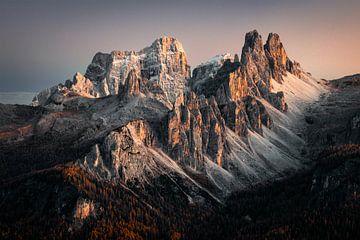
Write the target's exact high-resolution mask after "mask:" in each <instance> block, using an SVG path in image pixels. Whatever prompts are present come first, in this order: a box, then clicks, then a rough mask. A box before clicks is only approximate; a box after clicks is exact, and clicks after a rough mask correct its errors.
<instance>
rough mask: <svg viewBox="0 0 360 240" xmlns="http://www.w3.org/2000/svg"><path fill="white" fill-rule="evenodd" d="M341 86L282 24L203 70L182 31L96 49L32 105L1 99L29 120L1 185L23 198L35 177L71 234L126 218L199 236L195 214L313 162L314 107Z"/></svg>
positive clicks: (144, 231)
mask: <svg viewBox="0 0 360 240" xmlns="http://www.w3.org/2000/svg"><path fill="white" fill-rule="evenodd" d="M239 56H241V57H240V58H239ZM331 91H333V87H332V86H331V85H329V84H328V85H327V84H325V83H324V82H322V81H320V80H317V79H315V78H313V77H312V76H310V75H309V74H308V73H306V72H305V71H304V70H302V69H301V67H300V65H299V64H298V63H296V62H295V61H292V60H290V58H289V57H288V56H287V54H286V51H285V48H284V46H283V44H282V43H281V41H280V37H279V36H278V35H277V34H274V33H271V34H269V36H268V38H267V41H266V43H265V44H264V43H263V42H262V37H261V35H260V34H259V33H258V32H257V31H252V32H249V33H247V34H246V36H245V44H244V47H243V51H242V53H241V54H239V55H237V54H236V55H234V56H233V57H232V56H231V55H228V54H224V55H220V56H218V57H216V58H213V59H210V61H208V62H206V63H204V64H201V65H199V66H197V67H196V68H194V70H193V72H192V74H191V73H190V67H189V66H188V64H187V59H186V54H185V51H184V49H183V47H182V45H181V43H179V42H178V41H177V40H176V39H174V38H171V37H165V38H160V39H157V40H155V42H154V43H153V44H151V45H150V46H149V47H145V48H144V49H143V50H140V51H138V52H136V51H113V52H111V53H97V54H96V55H95V56H94V58H93V59H92V62H91V63H90V64H89V66H88V69H87V71H86V73H85V74H84V75H83V74H81V73H76V74H75V76H74V79H73V81H66V82H65V83H64V84H59V85H57V86H54V87H52V88H50V89H46V90H44V91H43V92H41V93H40V94H39V95H38V96H37V97H35V99H34V103H33V105H34V106H33V107H28V108H29V109H27V110H26V111H25V109H23V108H22V107H21V106H16V107H14V106H13V107H11V108H9V107H7V106H1V105H0V114H2V115H4V116H8V118H6V119H11V118H14V119H18V120H17V121H16V122H15V121H14V122H11V121H10V120H9V121H8V122H4V123H3V124H2V128H1V132H0V149H1V151H0V158H1V159H2V160H3V161H2V164H3V166H4V167H3V168H2V171H1V172H0V173H1V175H0V176H1V179H2V180H1V184H2V185H3V186H5V187H6V188H4V190H3V191H1V194H2V195H1V196H4V198H6V199H13V200H12V201H14V202H16V201H15V200H14V199H16V196H18V195H21V192H22V191H24V185H23V184H22V183H26V185H25V186H31V187H30V188H31V190H29V192H26V194H24V197H23V198H21V199H25V200H28V201H30V202H31V204H35V202H39V205H40V206H41V209H45V205H46V204H47V205H48V206H49V208H48V209H49V210H48V211H49V214H50V215H51V216H53V217H50V215H46V214H48V213H46V214H45V215H46V216H47V217H49V218H51V219H53V220H54V221H55V222H57V223H58V226H61V227H64V229H67V231H68V232H67V233H66V234H68V235H66V236H68V237H72V238H76V237H78V238H82V237H79V236H86V237H84V238H90V237H89V235H88V234H96V229H97V228H102V227H104V229H105V228H107V227H106V226H116V228H117V229H118V230H117V231H120V232H123V230H124V229H125V230H124V231H125V232H126V230H129V229H131V233H134V234H135V235H136V234H139V236H141V237H143V238H147V237H148V236H151V237H152V238H157V239H159V238H169V236H173V235H175V236H179V234H180V235H181V234H185V236H186V237H187V238H190V239H191V235H189V234H190V233H192V234H195V232H196V231H195V230H196V228H197V227H198V225H196V224H195V222H196V220H194V219H197V220H199V219H198V217H199V218H200V219H201V218H204V219H209V218H208V217H209V215H208V214H212V213H214V212H216V211H217V210H218V209H219V208H222V206H224V205H226V204H227V201H228V199H229V197H230V196H233V195H234V194H236V193H237V192H238V191H240V192H241V191H244V190H248V189H252V188H254V187H255V186H259V185H260V186H261V185H262V184H271V183H272V182H274V181H281V180H282V179H287V178H288V177H290V176H293V175H294V174H295V173H298V172H302V171H306V170H307V169H308V168H311V164H309V156H310V155H309V154H310V152H311V151H309V146H308V141H309V139H308V136H309V134H308V133H307V130H306V128H307V126H308V124H309V122H311V121H310V120H309V119H310V117H309V116H307V113H308V109H309V108H310V106H311V105H312V104H316V103H317V102H318V101H322V100H324V99H327V96H328V95H329V94H331ZM22 112H24V113H27V114H25V116H23V115H22ZM24 118H25V119H24ZM354 119H355V120H354V121H355V122H356V121H357V118H354ZM313 121H314V122H316V119H315V120H313ZM353 125H354V124H353ZM353 125H351V126H353ZM354 126H357V125H356V124H355V125H354ZM356 136H357V133H356V132H355V133H354V134H352V135H351V139H356ZM325 138H326V137H325ZM29 151H30V154H29ZM14 160H15V161H14ZM47 174H49V176H51V179H52V181H51V182H46V181H45V180H44V179H46V176H47ZM34 183H36V184H34ZM37 186H38V187H37ZM52 189H60V190H56V192H52V191H53V190H52ZM69 189H71V190H69ZM33 191H40V192H41V191H43V192H45V193H46V194H44V195H43V194H39V195H38V196H36V197H35V196H34V195H33V194H32V193H33ZM45 195H46V196H52V197H51V199H53V197H54V196H56V197H54V199H53V200H51V201H50V200H49V201H47V200H46V196H45ZM21 199H20V200H21ZM56 199H58V200H56ZM117 199H121V201H124V202H125V203H128V204H129V206H123V205H124V202H119V201H118V200H117ZM20 200H19V201H20ZM25 200H24V201H25ZM4 204H5V205H0V207H1V208H2V209H6V208H8V207H9V206H11V201H4ZM42 204H44V205H42ZM64 204H65V205H64ZM114 206H116V207H114ZM134 208H135V209H137V210H134ZM32 212H34V213H33V214H35V215H39V214H40V216H41V213H39V212H37V208H35V209H28V208H25V209H23V210H21V211H20V210H19V215H16V217H13V218H12V221H11V223H10V224H9V225H8V224H3V225H4V226H5V227H4V228H6V227H8V228H10V229H11V230H10V232H12V231H13V229H14V228H13V225H11V224H20V223H21V224H24V226H26V227H30V228H31V226H32V225H31V224H30V223H22V222H21V220H19V219H21V216H24V214H25V215H26V214H28V215H31V216H32ZM172 214H173V216H172ZM196 214H198V216H195V215H196ZM10 215H11V214H10V213H9V212H8V211H6V216H10ZM35 215H34V216H35ZM45 215H43V216H45ZM117 215H118V216H120V217H116V216H117ZM61 216H63V217H61ZM189 216H190V217H189ZM119 218H120V219H121V220H120V219H119ZM59 219H62V220H59ZM167 219H171V221H172V223H173V225H168V224H167V223H165V222H166V221H167ZM182 219H184V222H182ZM247 219H248V218H247ZM42 220H43V219H40V220H39V221H42ZM103 221H106V224H104V222H103ZM157 221H160V222H161V223H159V222H157ZM1 222H3V220H2V221H1ZM120 222H121V224H120ZM199 222H201V220H199ZM132 223H133V224H134V225H135V226H136V227H135V228H132V225H131V224H132ZM117 224H120V225H117ZM127 224H129V225H127ZM142 224H143V225H142ZM189 224H190V225H191V224H195V225H196V226H195V225H194V226H193V227H189V226H190V225H189ZM145 226H146V227H145ZM162 227H164V228H163V229H162ZM193 228H195V229H193ZM69 229H70V230H69ZM86 229H91V230H89V231H91V233H87V232H86V231H87V230H86ZM119 229H121V230H119ZM140 229H141V230H140ZM151 229H153V230H151ZM176 230H178V231H179V232H180V233H179V232H177V231H176ZM29 231H30V232H31V230H29ZM56 231H60V232H61V230H59V229H57V230H56ZM45 232H46V231H45ZM101 232H102V230H101ZM109 232H111V231H109ZM24 234H25V235H24V236H26V233H24ZM63 234H65V233H63ZM79 234H80V235H79ZM81 234H82V235H81ZM115 236H116V235H112V237H115ZM136 236H137V235H136ZM59 238H60V237H59ZM139 238H140V237H139ZM194 238H196V237H194Z"/></svg>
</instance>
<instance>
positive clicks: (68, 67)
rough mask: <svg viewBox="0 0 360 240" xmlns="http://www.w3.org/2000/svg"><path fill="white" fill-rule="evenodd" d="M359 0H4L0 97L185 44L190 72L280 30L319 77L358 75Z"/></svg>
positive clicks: (0, 4) (1, 6)
mask: <svg viewBox="0 0 360 240" xmlns="http://www.w3.org/2000/svg"><path fill="white" fill-rule="evenodd" d="M359 12H360V1H359V0H341V1H340V0H301V1H299V0H297V1H296V0H293V1H292V0H286V1H285V0H216V1H214V0H197V1H195V0H192V1H190V0H176V1H174V0H132V1H121V0H120V1H110V0H105V1H100V0H98V1H96V0H87V1H85V0H78V1H75V0H71V1H70V0H61V1H58V0H46V1H45V0H1V1H0V92H10V91H40V90H42V89H44V88H46V87H50V86H53V85H55V84H57V83H62V82H64V81H65V80H66V79H71V78H72V77H73V75H74V74H75V73H76V72H81V73H84V72H85V70H86V67H87V65H88V64H89V63H90V62H91V59H92V57H93V56H94V54H95V53H96V52H99V51H101V52H110V51H112V50H140V49H142V48H144V47H146V46H149V45H150V44H151V43H152V42H153V41H154V40H155V39H156V38H159V37H160V36H173V37H176V38H177V39H179V40H180V42H182V44H183V46H184V49H185V51H186V54H187V58H188V62H189V64H190V65H191V67H192V69H193V68H194V67H195V66H196V65H198V64H200V63H201V62H205V61H206V60H207V59H209V58H211V57H212V56H214V55H216V54H220V53H226V52H229V53H240V52H241V48H242V46H243V43H244V36H245V34H246V32H249V31H251V30H254V29H257V30H258V31H259V33H260V34H261V35H262V36H263V40H264V41H265V40H266V38H267V35H268V34H269V33H270V32H276V33H278V34H279V35H280V38H281V40H282V42H283V44H284V46H285V49H286V51H287V53H288V55H289V57H290V58H291V59H293V60H296V61H298V62H300V63H301V65H302V67H303V68H304V69H305V70H306V71H309V72H311V73H312V74H313V75H314V76H315V77H318V78H326V79H334V78H338V77H341V76H344V75H349V74H353V73H358V72H360V27H359V25H360V14H359Z"/></svg>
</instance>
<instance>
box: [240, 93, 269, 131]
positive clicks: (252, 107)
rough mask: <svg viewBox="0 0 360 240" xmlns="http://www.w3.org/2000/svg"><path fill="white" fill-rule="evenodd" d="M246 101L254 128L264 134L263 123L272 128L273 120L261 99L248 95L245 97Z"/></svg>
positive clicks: (248, 114) (247, 112) (246, 108)
mask: <svg viewBox="0 0 360 240" xmlns="http://www.w3.org/2000/svg"><path fill="white" fill-rule="evenodd" d="M244 103H245V110H246V114H247V116H248V119H249V124H250V126H251V128H252V129H253V130H255V131H256V132H258V133H260V134H262V125H265V126H266V127H268V128H271V125H272V120H271V118H270V116H269V114H268V112H267V111H266V108H265V106H264V105H263V104H262V103H261V102H260V101H258V100H256V99H255V98H254V97H251V96H248V97H246V98H245V99H244Z"/></svg>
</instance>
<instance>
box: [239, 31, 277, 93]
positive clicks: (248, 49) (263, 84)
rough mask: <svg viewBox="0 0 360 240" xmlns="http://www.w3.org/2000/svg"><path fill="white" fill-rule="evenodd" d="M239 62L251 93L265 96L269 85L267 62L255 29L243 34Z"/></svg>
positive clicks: (260, 39) (259, 37)
mask: <svg viewBox="0 0 360 240" xmlns="http://www.w3.org/2000/svg"><path fill="white" fill-rule="evenodd" d="M241 64H242V66H243V68H244V71H245V74H246V77H247V79H248V84H249V86H250V88H251V90H252V93H253V94H254V95H255V96H259V95H262V96H266V94H267V93H268V91H269V89H270V86H271V85H270V70H269V63H268V61H267V58H266V56H265V51H264V46H263V42H262V38H261V36H260V34H259V33H258V32H257V31H256V30H254V31H252V32H248V33H247V34H246V35H245V43H244V46H243V49H242V53H241Z"/></svg>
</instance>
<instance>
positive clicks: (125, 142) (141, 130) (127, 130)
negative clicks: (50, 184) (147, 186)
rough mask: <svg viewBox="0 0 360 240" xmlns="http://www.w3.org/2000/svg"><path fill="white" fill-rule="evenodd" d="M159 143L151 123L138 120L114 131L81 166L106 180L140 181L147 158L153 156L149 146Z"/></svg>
mask: <svg viewBox="0 0 360 240" xmlns="http://www.w3.org/2000/svg"><path fill="white" fill-rule="evenodd" d="M155 142H156V140H155V136H154V134H153V132H152V130H151V128H150V126H149V125H148V123H146V122H145V121H143V120H135V121H132V122H129V123H128V124H126V125H125V126H123V127H120V128H119V129H117V130H114V131H112V132H110V133H109V134H108V135H107V136H106V137H105V139H104V140H103V141H102V143H100V144H96V145H94V146H93V147H92V149H91V151H90V152H89V153H88V154H87V155H86V156H85V157H84V158H83V159H79V160H78V164H79V165H80V166H83V167H84V168H86V169H87V170H89V171H91V172H93V173H94V174H95V175H97V176H99V177H101V178H103V179H108V180H110V179H120V180H122V181H124V182H126V181H127V180H134V179H138V180H139V179H142V178H144V177H145V175H146V174H145V173H144V172H146V170H147V168H148V166H147V161H146V159H148V158H149V157H151V154H149V152H148V151H147V148H146V147H147V146H153V145H155Z"/></svg>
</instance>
